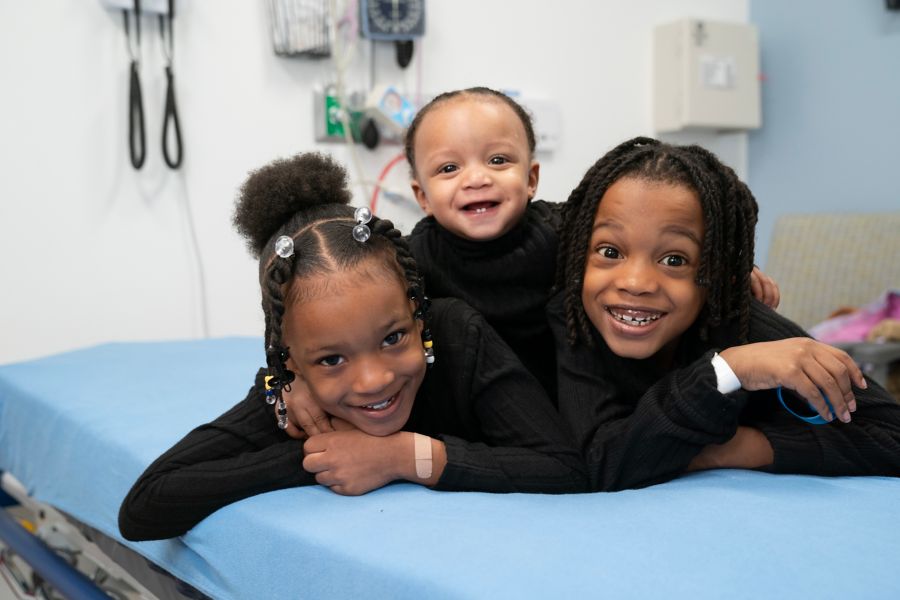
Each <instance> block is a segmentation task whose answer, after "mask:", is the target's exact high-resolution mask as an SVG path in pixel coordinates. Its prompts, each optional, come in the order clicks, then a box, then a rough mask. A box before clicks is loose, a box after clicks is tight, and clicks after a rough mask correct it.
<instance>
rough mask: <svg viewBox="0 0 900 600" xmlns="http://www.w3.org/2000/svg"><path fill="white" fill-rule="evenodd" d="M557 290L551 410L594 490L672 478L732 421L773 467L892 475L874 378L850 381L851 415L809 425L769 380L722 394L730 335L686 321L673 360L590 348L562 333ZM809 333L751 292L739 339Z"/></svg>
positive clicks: (889, 432)
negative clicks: (746, 327) (657, 362)
mask: <svg viewBox="0 0 900 600" xmlns="http://www.w3.org/2000/svg"><path fill="white" fill-rule="evenodd" d="M562 306H563V303H562V297H561V295H557V296H556V297H554V298H553V300H552V301H551V304H550V306H549V307H548V314H549V317H550V326H551V329H552V330H553V333H554V336H555V338H556V348H557V352H558V353H559V354H558V364H559V373H558V376H559V410H560V413H561V414H562V415H563V418H564V419H565V420H566V422H567V423H568V424H569V426H570V427H571V428H572V429H573V430H574V434H575V440H576V443H577V444H578V446H579V448H581V449H582V451H583V454H584V456H585V459H586V462H587V468H588V476H589V478H590V481H591V488H592V489H593V490H619V489H625V488H634V487H642V486H646V485H650V484H653V483H658V482H662V481H666V480H669V479H672V478H674V477H676V476H678V475H681V474H683V473H684V472H685V470H686V468H687V466H688V464H689V463H690V461H691V460H692V459H693V458H694V457H695V456H696V455H697V454H699V452H700V451H701V450H702V449H703V448H704V446H706V445H708V444H722V443H725V442H726V441H728V440H729V439H731V438H732V437H733V436H734V434H735V432H736V431H737V427H738V425H746V426H749V427H754V428H756V429H759V430H760V431H761V432H762V433H763V434H764V435H765V436H766V438H767V439H768V441H769V443H770V444H771V445H772V449H773V450H774V457H775V459H774V464H773V465H771V467H770V468H769V469H768V470H770V471H772V472H777V473H796V474H812V475H891V476H898V475H900V404H897V402H896V401H894V399H893V398H892V397H891V396H890V395H889V394H888V393H887V392H886V391H885V390H884V389H883V388H881V387H880V386H879V385H878V384H877V383H875V382H872V381H871V380H868V388H867V389H865V390H862V389H858V388H854V390H853V391H854V394H855V396H856V401H857V410H856V412H855V413H853V415H852V422H851V423H842V422H840V421H837V420H835V421H833V422H832V423H829V424H827V425H811V424H808V423H805V422H803V421H801V420H799V419H797V418H796V417H794V416H792V415H790V414H789V413H788V412H787V411H786V410H785V409H784V408H783V407H782V406H781V404H780V403H779V402H778V400H777V398H776V395H775V390H759V391H754V392H748V391H746V390H738V391H736V392H733V393H729V394H722V393H720V392H719V391H718V389H717V380H716V374H715V371H714V369H713V367H712V364H711V359H712V355H713V353H714V351H718V350H720V349H724V348H728V347H731V346H735V345H738V342H737V336H735V335H734V334H733V333H732V332H730V331H728V330H727V328H724V327H723V328H720V329H719V330H717V331H713V332H710V336H709V341H706V342H703V341H701V340H700V337H699V335H697V332H696V330H694V329H689V330H688V332H686V333H685V335H684V336H683V339H682V342H681V346H680V348H679V352H678V354H679V356H681V357H682V358H681V360H680V361H679V364H677V365H676V368H674V369H672V370H670V371H668V372H665V373H661V372H659V371H657V370H656V368H655V367H654V363H653V362H651V361H650V360H637V359H625V358H621V357H619V356H616V355H615V354H614V353H613V352H612V351H610V350H609V348H608V347H607V346H606V344H605V343H604V342H603V338H602V337H601V336H600V335H599V334H596V332H595V335H594V336H593V341H594V345H595V347H594V348H588V347H586V346H585V345H584V344H582V345H580V346H576V347H574V348H573V347H571V346H570V345H569V343H568V341H567V340H566V331H565V325H564V323H565V321H564V318H563V312H562ZM791 337H808V335H807V334H806V333H805V332H804V331H803V330H802V329H801V328H800V327H799V326H798V325H796V324H794V323H792V322H791V321H788V320H787V319H785V318H784V317H781V316H779V315H778V314H777V313H775V312H774V311H772V310H771V309H769V308H768V307H766V306H764V305H763V304H761V303H759V302H756V301H753V305H752V310H751V322H750V331H749V339H748V343H753V342H766V341H775V340H781V339H785V338H791Z"/></svg>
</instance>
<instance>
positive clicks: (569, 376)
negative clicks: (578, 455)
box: [549, 138, 900, 490]
mask: <svg viewBox="0 0 900 600" xmlns="http://www.w3.org/2000/svg"><path fill="white" fill-rule="evenodd" d="M756 218H757V205H756V201H755V199H754V198H753V195H752V194H751V193H750V190H749V189H748V188H747V186H746V185H745V184H744V183H742V182H741V181H740V180H739V179H738V178H737V176H736V175H735V173H734V171H732V170H731V169H730V168H728V167H727V166H725V165H724V164H722V163H721V162H720V161H719V160H718V159H717V158H716V157H715V156H714V155H713V154H711V153H710V152H708V151H706V150H704V149H702V148H700V147H699V146H674V145H668V144H663V143H660V142H658V141H656V140H653V139H648V138H635V139H632V140H630V141H627V142H625V143H623V144H621V145H619V146H618V147H616V148H615V149H613V150H612V151H610V152H609V153H608V154H606V155H605V156H604V157H602V158H601V159H600V160H599V161H597V162H596V163H595V164H594V166H593V167H591V169H590V170H589V171H588V172H587V174H586V175H585V176H584V179H583V180H582V181H581V183H580V184H579V185H578V187H577V188H575V190H574V191H573V192H572V194H571V196H570V197H569V201H568V206H567V208H566V213H565V221H564V223H563V227H562V230H561V232H562V233H561V240H560V262H559V270H558V274H557V280H556V281H557V286H558V290H559V293H558V295H557V296H556V297H554V299H553V301H552V302H551V305H550V308H549V313H550V322H551V327H552V329H553V332H554V336H555V337H556V339H557V352H558V361H559V407H560V411H561V413H562V414H563V416H564V418H565V419H566V421H567V422H568V424H569V425H570V427H571V428H573V429H574V432H575V435H576V442H577V443H578V444H579V446H580V448H581V449H582V450H583V453H584V455H585V457H586V460H587V465H588V473H589V477H590V479H591V485H592V488H593V489H596V490H616V489H622V488H630V487H640V486H644V485H649V484H652V483H656V482H660V481H664V480H667V479H671V478H673V477H676V476H678V475H680V474H682V473H685V472H686V471H690V470H696V469H707V468H748V469H761V470H765V471H771V472H777V473H802V474H817V475H891V476H897V475H900V405H898V404H897V403H896V402H895V401H894V400H893V399H892V398H891V397H890V396H889V395H888V394H887V392H885V390H883V389H882V388H881V387H880V386H878V384H876V383H873V382H871V381H867V380H866V378H865V377H864V376H863V374H862V373H861V371H860V370H859V368H858V367H857V366H856V365H855V364H854V363H853V361H852V360H851V359H850V357H849V356H848V355H847V354H845V353H844V352H842V351H840V350H838V349H836V348H833V347H831V346H828V345H826V344H823V343H820V342H816V341H814V340H812V339H811V338H809V337H808V336H807V334H806V333H805V332H804V331H803V330H802V329H801V328H800V327H799V326H797V325H795V324H794V323H792V322H790V321H788V320H787V319H785V318H783V317H781V316H779V315H777V314H776V313H775V312H773V311H772V310H770V309H769V308H768V307H766V306H764V305H763V304H762V303H760V302H757V301H754V300H753V299H752V298H751V290H750V287H751V284H750V272H751V269H752V268H753V239H754V229H755V226H756ZM823 243H827V240H823Z"/></svg>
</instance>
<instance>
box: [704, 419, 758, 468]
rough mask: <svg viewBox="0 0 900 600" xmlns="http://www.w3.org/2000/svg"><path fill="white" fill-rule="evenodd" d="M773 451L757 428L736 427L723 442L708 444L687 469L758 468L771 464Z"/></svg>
mask: <svg viewBox="0 0 900 600" xmlns="http://www.w3.org/2000/svg"><path fill="white" fill-rule="evenodd" d="M774 460H775V453H774V451H773V450H772V444H770V443H769V440H768V438H767V437H766V436H765V435H763V433H762V432H761V431H759V430H758V429H753V428H751V427H743V426H741V427H738V428H737V431H736V432H735V434H734V437H732V438H731V439H730V440H728V441H727V442H725V443H724V444H710V445H709V446H706V447H705V448H704V449H703V450H702V451H701V452H700V454H698V455H697V456H695V457H694V459H693V460H692V461H691V464H689V465H688V469H687V470H688V471H702V470H704V469H759V468H762V467H766V466H769V465H771V464H772V462H774Z"/></svg>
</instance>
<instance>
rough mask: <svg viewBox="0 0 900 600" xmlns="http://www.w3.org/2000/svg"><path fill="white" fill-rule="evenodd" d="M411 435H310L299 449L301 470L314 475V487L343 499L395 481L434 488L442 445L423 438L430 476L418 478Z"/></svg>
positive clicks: (443, 457)
mask: <svg viewBox="0 0 900 600" xmlns="http://www.w3.org/2000/svg"><path fill="white" fill-rule="evenodd" d="M414 435H415V434H413V433H410V432H408V431H400V432H398V433H394V434H391V435H387V436H384V437H377V436H374V435H369V434H367V433H363V432H362V431H359V430H358V429H352V430H345V431H335V432H332V433H323V434H320V435H314V436H312V437H311V438H309V440H307V442H306V443H305V444H304V445H303V451H304V453H305V455H306V457H305V458H304V459H303V469H304V470H305V471H309V472H310V473H314V474H315V477H316V482H317V483H319V484H321V485H324V486H326V487H328V488H330V489H331V491H333V492H335V493H337V494H342V495H344V496H359V495H361V494H365V493H368V492H370V491H372V490H374V489H377V488H380V487H382V486H384V485H387V484H388V483H390V482H392V481H396V480H398V479H405V480H407V481H412V482H413V483H420V484H422V485H428V486H431V485H434V484H435V483H437V481H438V479H439V478H440V476H441V474H442V473H443V471H444V467H445V465H446V464H447V454H446V452H445V450H444V444H443V443H442V442H440V441H439V440H434V439H431V438H426V440H427V443H428V444H430V445H431V453H430V457H431V475H430V476H429V477H426V478H421V477H419V476H418V474H417V472H416V454H415V446H414V437H413V436H414Z"/></svg>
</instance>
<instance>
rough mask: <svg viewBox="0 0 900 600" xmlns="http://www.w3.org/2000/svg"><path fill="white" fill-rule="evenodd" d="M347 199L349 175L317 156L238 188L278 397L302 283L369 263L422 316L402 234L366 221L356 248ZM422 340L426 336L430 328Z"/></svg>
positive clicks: (286, 377)
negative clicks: (292, 310)
mask: <svg viewBox="0 0 900 600" xmlns="http://www.w3.org/2000/svg"><path fill="white" fill-rule="evenodd" d="M350 199H351V195H350V191H349V190H348V187H347V174H346V171H345V170H344V169H343V167H341V166H340V165H339V164H338V163H336V162H335V161H334V160H333V159H331V158H330V157H328V156H325V155H323V154H317V153H308V154H298V155H296V156H294V157H292V158H287V159H279V160H276V161H274V162H272V163H269V164H268V165H266V166H264V167H262V168H260V169H258V170H256V171H253V172H252V173H251V174H250V176H249V177H248V178H247V181H246V182H245V183H244V185H243V186H242V187H241V191H240V194H239V197H238V200H237V204H236V207H235V212H234V225H235V227H236V228H237V230H238V232H239V233H240V234H241V235H242V236H244V238H246V240H247V246H248V248H249V250H250V252H251V254H252V255H253V256H254V257H255V258H258V259H259V282H260V288H261V291H262V309H263V314H264V315H265V344H266V362H267V364H268V367H269V376H270V378H269V379H268V380H267V385H268V386H270V387H271V388H272V390H274V391H273V392H272V394H273V395H274V396H275V397H277V398H279V399H280V395H281V389H282V388H286V389H287V390H290V388H289V387H288V386H289V385H290V383H291V381H293V379H294V373H293V372H291V371H290V370H289V369H288V368H287V365H286V361H287V359H288V357H289V349H288V348H286V347H285V346H284V343H283V341H282V321H283V319H284V313H285V309H286V307H287V306H289V305H291V304H293V303H296V302H298V301H301V300H302V299H303V298H304V297H306V295H307V294H309V293H310V292H309V290H304V289H303V287H302V286H301V285H299V284H298V282H299V281H300V280H302V279H304V278H306V277H309V276H312V275H318V274H328V273H337V272H342V271H346V270H350V269H353V268H355V267H357V266H359V265H361V264H363V263H364V262H365V261H369V260H374V261H375V264H377V265H379V266H380V267H381V268H382V269H383V272H384V273H385V274H387V275H388V276H389V277H394V278H396V280H397V281H398V282H399V283H400V284H401V285H404V287H406V289H407V290H408V295H409V298H410V299H411V300H413V301H414V303H415V305H416V318H419V319H421V320H423V321H424V320H425V318H426V313H427V308H428V300H427V298H426V297H425V295H424V289H423V286H422V281H421V278H420V277H419V274H418V271H417V269H416V261H415V260H414V259H413V257H412V254H411V253H410V250H409V246H408V245H407V243H406V240H405V239H404V238H403V235H402V234H401V233H400V231H399V230H398V229H397V228H396V227H394V225H393V223H391V222H390V221H388V220H386V219H379V218H377V217H374V216H373V217H372V220H371V221H369V223H368V226H369V228H370V230H371V233H372V235H371V237H370V238H369V239H368V240H367V241H366V242H364V243H362V242H357V241H356V240H355V239H354V238H353V234H352V231H353V227H354V226H355V225H356V224H357V223H356V221H355V220H354V209H353V207H351V206H349V202H350ZM281 236H288V237H289V238H291V239H292V240H293V248H294V250H293V254H292V255H291V256H288V257H286V258H283V257H282V256H280V255H278V254H276V250H275V241H276V240H277V239H279V238H280V237H281ZM422 335H423V338H426V337H427V336H429V335H430V334H429V333H428V327H427V324H426V326H425V327H424V328H423V334H422ZM267 393H268V391H267ZM272 402H274V399H273V400H272ZM279 410H281V403H280V402H279ZM279 415H280V416H281V413H279Z"/></svg>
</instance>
